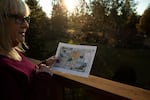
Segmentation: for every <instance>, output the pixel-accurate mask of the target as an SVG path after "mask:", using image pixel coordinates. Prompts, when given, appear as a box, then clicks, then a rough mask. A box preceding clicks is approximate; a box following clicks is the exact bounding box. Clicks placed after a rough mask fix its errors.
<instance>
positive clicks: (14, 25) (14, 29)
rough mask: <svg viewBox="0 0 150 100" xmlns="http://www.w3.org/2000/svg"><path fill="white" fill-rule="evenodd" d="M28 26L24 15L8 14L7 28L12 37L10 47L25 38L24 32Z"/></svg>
mask: <svg viewBox="0 0 150 100" xmlns="http://www.w3.org/2000/svg"><path fill="white" fill-rule="evenodd" d="M28 27H29V23H28V18H27V17H25V16H24V15H21V14H20V15H19V14H15V13H13V12H12V13H11V14H9V15H8V22H7V30H8V32H9V34H10V36H11V39H12V43H13V44H12V47H15V46H17V45H18V44H19V43H20V42H23V41H24V40H25V32H26V30H27V28H28Z"/></svg>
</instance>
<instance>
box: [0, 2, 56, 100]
mask: <svg viewBox="0 0 150 100" xmlns="http://www.w3.org/2000/svg"><path fill="white" fill-rule="evenodd" d="M29 14H30V11H29V8H28V6H27V4H26V3H25V2H23V1H22V0H0V100H48V99H49V98H48V96H49V94H48V92H47V91H49V90H47V89H49V88H50V87H48V86H50V85H51V83H52V82H51V75H50V74H49V73H51V71H50V70H49V68H47V66H51V65H52V64H53V63H54V62H55V61H56V58H54V57H50V58H49V59H47V60H46V61H45V62H44V63H40V64H39V65H34V64H33V63H31V62H30V61H29V60H28V59H27V58H26V57H25V56H24V55H23V54H22V50H21V49H19V48H18V45H20V44H21V43H23V44H25V32H26V30H27V29H28V27H29V17H28V16H29Z"/></svg>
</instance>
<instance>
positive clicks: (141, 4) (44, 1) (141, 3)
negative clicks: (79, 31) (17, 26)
mask: <svg viewBox="0 0 150 100" xmlns="http://www.w3.org/2000/svg"><path fill="white" fill-rule="evenodd" d="M68 1H71V0H68ZM135 1H136V2H137V3H138V4H137V13H138V14H139V15H142V14H143V12H144V10H145V9H146V8H147V7H148V5H149V4H150V0H135ZM39 3H40V5H41V6H42V8H43V11H45V12H46V13H47V15H48V16H50V9H51V6H50V5H51V0H39Z"/></svg>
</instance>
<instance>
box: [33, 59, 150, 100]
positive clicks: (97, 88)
mask: <svg viewBox="0 0 150 100" xmlns="http://www.w3.org/2000/svg"><path fill="white" fill-rule="evenodd" d="M31 61H33V62H34V63H38V62H39V61H37V60H34V59H31ZM53 80H54V81H55V82H56V83H57V84H56V86H54V87H57V88H55V89H54V92H56V95H55V97H56V96H57V99H58V100H150V90H146V89H142V88H139V87H135V86H131V85H127V84H123V83H119V82H115V81H112V80H108V79H104V78H101V77H97V76H93V75H90V76H89V77H88V78H85V77H79V76H75V75H71V74H66V73H62V72H58V71H54V75H53Z"/></svg>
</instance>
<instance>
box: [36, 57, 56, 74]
mask: <svg viewBox="0 0 150 100" xmlns="http://www.w3.org/2000/svg"><path fill="white" fill-rule="evenodd" d="M57 60H58V59H57V58H56V57H55V56H52V57H49V58H48V59H46V60H44V61H42V62H41V63H40V64H38V65H37V66H36V72H47V73H49V74H50V75H53V72H52V69H51V67H52V65H53V64H54V63H55V62H56V61H57Z"/></svg>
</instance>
